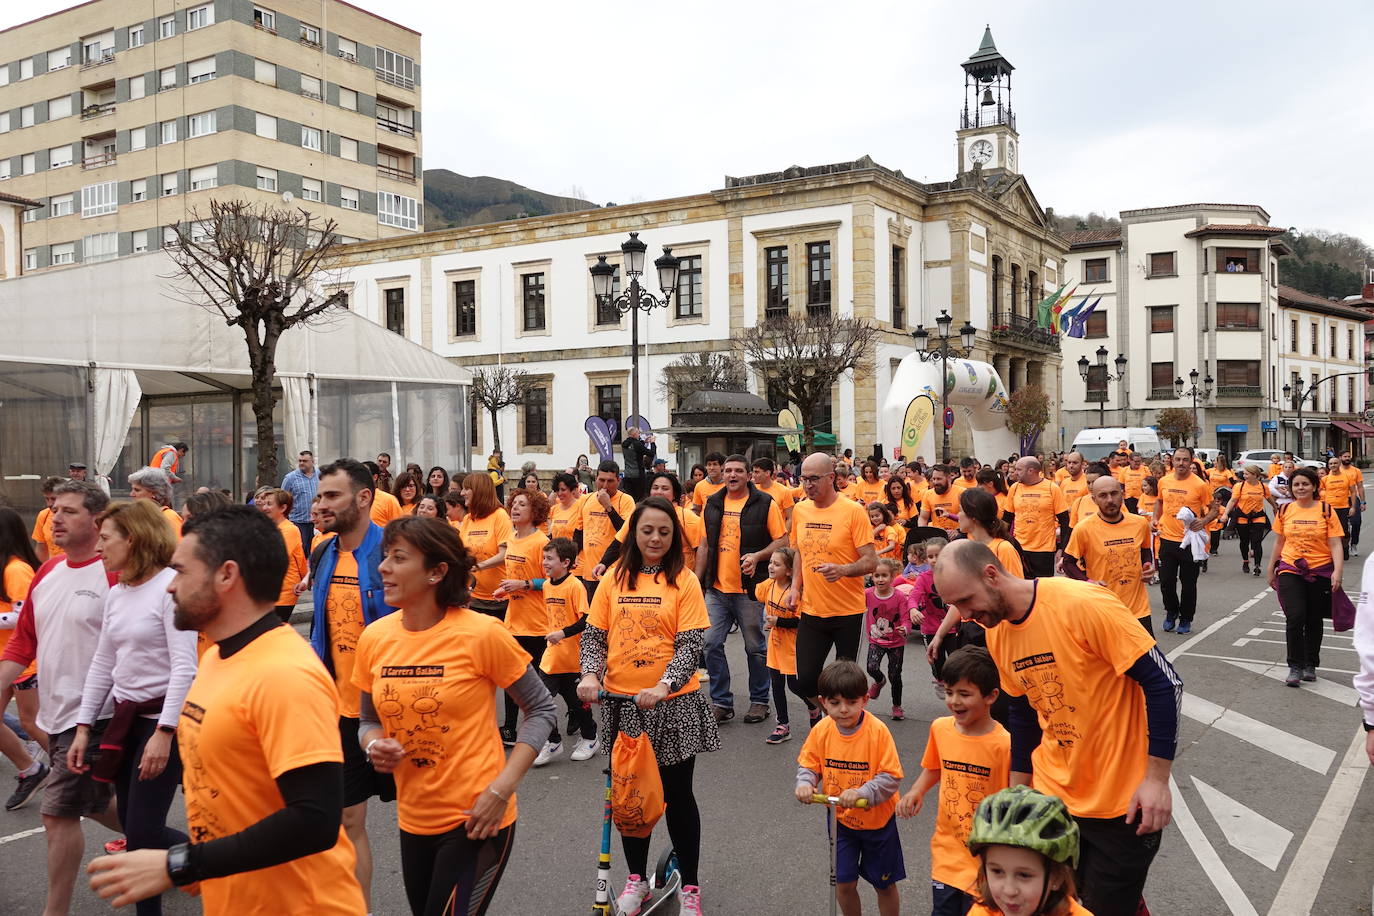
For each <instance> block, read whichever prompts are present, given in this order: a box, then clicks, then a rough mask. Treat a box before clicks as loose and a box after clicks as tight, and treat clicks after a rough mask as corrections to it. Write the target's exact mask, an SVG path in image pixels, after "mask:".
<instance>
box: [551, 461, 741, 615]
mask: <svg viewBox="0 0 1374 916" xmlns="http://www.w3.org/2000/svg"><path fill="white" fill-rule="evenodd" d="M722 461H723V459H722ZM717 473H719V464H718V465H717ZM724 485H725V484H724V481H722V482H721V486H724ZM581 505H582V511H581V513H580V514H579V516H578V520H577V527H578V529H579V530H578V532H577V533H578V534H580V535H581V539H582V555H581V556H580V557H579V558H578V561H577V570H578V573H577V574H578V575H579V576H580V577H581V578H582V584H583V585H584V586H586V589H587V597H588V598H591V597H593V596H594V595H595V594H596V586H597V583H598V582H599V581H600V580H601V576H600V575H599V574H598V573H597V572H596V567H597V564H598V563H599V562H600V560H601V556H602V554H604V553H605V552H606V548H607V547H609V546H610V545H611V541H613V540H615V534H616V532H617V531H619V530H620V528H621V526H622V525H624V524H625V520H626V519H628V518H629V517H630V513H632V512H633V511H634V508H635V502H634V500H633V499H631V498H630V495H629V494H628V493H622V492H621V490H620V465H618V464H616V463H615V462H614V461H603V462H601V464H599V465H597V468H596V491H595V492H594V493H589V494H588V495H587V497H586V498H585V499H583V500H582V503H581ZM698 514H700V512H699V511H698Z"/></svg>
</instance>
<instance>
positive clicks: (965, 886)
mask: <svg viewBox="0 0 1374 916" xmlns="http://www.w3.org/2000/svg"><path fill="white" fill-rule="evenodd" d="M992 726H993V727H992V731H990V732H988V733H987V734H986V735H965V734H963V733H962V732H960V731H959V727H958V726H957V725H955V724H954V717H953V716H941V717H940V718H938V719H936V720H935V721H934V722H931V723H930V737H929V738H928V739H927V740H926V750H925V754H924V755H922V757H921V766H922V768H924V769H927V770H939V771H940V788H939V796H940V797H939V804H940V807H939V808H938V809H937V812H936V815H935V832H934V833H933V834H932V835H931V837H930V877H931V878H932V879H933V880H935V881H938V882H940V883H941V884H947V885H949V886H950V887H953V888H957V889H958V890H961V891H964V892H965V893H967V892H969V889H970V888H972V887H974V885H976V884H977V882H978V858H977V857H976V856H974V855H973V854H972V853H971V852H969V851H968V845H967V844H968V835H969V833H970V832H971V831H972V830H973V815H974V814H975V813H976V812H977V811H978V803H979V802H981V801H982V800H983V799H984V798H986V797H987V796H989V795H992V794H994V793H996V792H999V791H1001V790H1002V789H1005V788H1006V787H1007V786H1008V785H1009V784H1010V782H1011V735H1010V734H1008V733H1007V730H1006V729H1005V728H1003V727H1002V726H1001V725H1000V724H998V723H997V722H993V723H992Z"/></svg>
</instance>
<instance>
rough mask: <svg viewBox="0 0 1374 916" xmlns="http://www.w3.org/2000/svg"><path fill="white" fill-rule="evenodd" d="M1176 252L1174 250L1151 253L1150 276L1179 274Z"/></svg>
mask: <svg viewBox="0 0 1374 916" xmlns="http://www.w3.org/2000/svg"><path fill="white" fill-rule="evenodd" d="M1174 254H1175V252H1172V251H1157V252H1155V253H1154V254H1152V255H1150V276H1152V277H1173V276H1176V275H1177V274H1178V271H1177V270H1176V269H1175V266H1174Z"/></svg>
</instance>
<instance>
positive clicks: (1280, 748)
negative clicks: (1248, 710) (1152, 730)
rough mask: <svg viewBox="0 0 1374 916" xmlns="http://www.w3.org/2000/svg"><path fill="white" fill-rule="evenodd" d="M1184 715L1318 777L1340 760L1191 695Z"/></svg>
mask: <svg viewBox="0 0 1374 916" xmlns="http://www.w3.org/2000/svg"><path fill="white" fill-rule="evenodd" d="M1183 714H1184V715H1185V716H1187V717H1188V718H1190V719H1193V720H1195V721H1197V722H1201V723H1202V724H1204V725H1206V726H1208V727H1209V728H1215V729H1217V730H1218V731H1223V732H1226V734H1228V735H1231V736H1232V737H1235V738H1239V739H1240V740H1242V741H1248V742H1249V743H1251V744H1253V745H1255V746H1256V747H1262V748H1264V749H1265V750H1266V751H1269V752H1270V753H1272V754H1277V755H1278V756H1280V757H1282V758H1283V759H1285V760H1291V761H1293V762H1294V763H1296V764H1298V765H1300V766H1304V767H1307V768H1308V769H1309V770H1312V771H1313V772H1314V773H1322V774H1325V773H1326V771H1327V770H1329V769H1330V768H1331V762H1332V761H1333V760H1334V759H1335V758H1336V752H1335V751H1333V750H1331V749H1329V748H1325V747H1322V746H1321V745H1320V744H1315V743H1313V742H1311V741H1308V740H1307V739H1306V738H1302V737H1299V736H1298V735H1293V734H1289V733H1288V732H1286V731H1284V730H1283V729H1281V728H1275V727H1274V726H1272V725H1269V724H1267V723H1265V722H1261V721H1259V720H1258V719H1252V718H1250V717H1249V716H1247V715H1244V714H1242V713H1238V712H1236V711H1235V710H1232V709H1226V708H1224V707H1222V706H1218V705H1217V704H1216V703H1213V702H1211V701H1210V700H1204V699H1203V698H1202V697H1199V696H1196V695H1194V694H1191V693H1185V694H1183Z"/></svg>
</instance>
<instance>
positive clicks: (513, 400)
mask: <svg viewBox="0 0 1374 916" xmlns="http://www.w3.org/2000/svg"><path fill="white" fill-rule="evenodd" d="M533 389H534V382H533V381H532V380H531V379H530V377H529V373H528V372H526V371H525V370H524V369H512V368H511V367H510V366H482V367H481V368H478V369H473V370H472V389H471V393H470V394H469V398H470V399H471V402H472V409H473V410H477V409H479V408H480V409H482V410H485V411H486V412H487V414H488V415H489V416H490V417H491V442H492V448H493V449H496V450H497V451H500V449H501V425H500V423H499V422H497V421H498V417H499V415H500V413H501V411H503V410H505V409H506V408H507V407H515V406H516V405H519V404H523V403H525V398H527V397H529V395H530V392H531V391H532V390H533Z"/></svg>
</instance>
